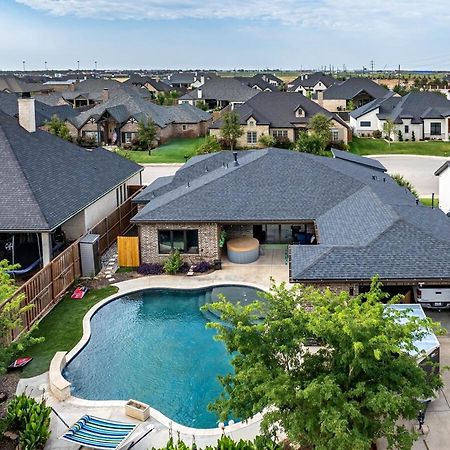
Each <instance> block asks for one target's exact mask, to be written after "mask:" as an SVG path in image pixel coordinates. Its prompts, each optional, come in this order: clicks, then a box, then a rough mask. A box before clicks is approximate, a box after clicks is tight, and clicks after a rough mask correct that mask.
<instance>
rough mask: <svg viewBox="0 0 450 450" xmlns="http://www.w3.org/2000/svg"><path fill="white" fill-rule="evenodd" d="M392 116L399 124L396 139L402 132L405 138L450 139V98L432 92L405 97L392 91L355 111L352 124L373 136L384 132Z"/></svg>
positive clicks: (362, 133)
mask: <svg viewBox="0 0 450 450" xmlns="http://www.w3.org/2000/svg"><path fill="white" fill-rule="evenodd" d="M388 119H390V120H392V121H393V122H394V125H395V131H394V132H393V134H392V136H391V138H392V139H393V140H399V132H400V133H401V136H402V138H403V139H404V140H416V141H418V140H423V139H439V140H444V141H448V140H449V130H450V101H449V100H447V99H446V98H445V97H444V96H442V95H440V94H436V93H432V92H411V93H409V94H407V95H405V96H404V97H396V96H394V95H393V94H392V93H390V94H388V95H386V96H385V97H383V98H379V99H375V100H373V101H372V102H370V103H368V104H366V105H364V106H362V107H361V108H358V109H355V110H354V111H352V112H351V113H350V126H351V127H352V129H353V133H354V134H355V135H357V136H363V137H369V136H372V135H373V132H374V131H380V132H383V127H384V124H385V123H386V120H388Z"/></svg>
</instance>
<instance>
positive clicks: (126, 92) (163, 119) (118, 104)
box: [69, 86, 211, 128]
mask: <svg viewBox="0 0 450 450" xmlns="http://www.w3.org/2000/svg"><path fill="white" fill-rule="evenodd" d="M142 90H143V89H137V88H134V87H130V86H121V87H119V88H117V89H113V90H111V91H110V92H109V100H107V101H106V102H103V103H101V104H100V105H97V106H95V107H94V108H92V109H89V110H88V111H84V112H82V113H80V114H78V115H77V116H75V117H73V118H71V119H69V121H70V122H71V123H72V124H73V125H75V127H77V128H81V127H82V126H83V125H84V124H85V123H86V122H87V121H88V120H89V119H90V118H91V117H94V118H95V119H98V118H99V117H100V116H101V115H103V114H104V113H105V112H106V111H107V112H109V113H110V114H111V115H112V116H113V117H114V118H115V119H116V120H117V121H118V122H120V123H122V122H125V121H127V120H128V119H130V118H131V117H134V118H135V119H137V120H145V119H147V120H148V119H152V120H153V121H154V122H155V123H156V125H158V126H159V127H161V128H164V127H166V126H167V125H168V124H170V123H198V122H202V121H207V120H209V119H210V118H211V115H210V114H209V113H207V112H205V111H202V110H201V109H199V108H196V107H195V106H192V105H186V104H183V105H176V106H160V105H157V104H155V103H152V102H151V101H149V100H146V99H144V98H142V96H141V95H140V91H142Z"/></svg>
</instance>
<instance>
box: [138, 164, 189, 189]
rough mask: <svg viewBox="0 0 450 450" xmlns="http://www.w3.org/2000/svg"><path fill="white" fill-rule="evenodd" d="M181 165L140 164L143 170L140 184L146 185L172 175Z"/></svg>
mask: <svg viewBox="0 0 450 450" xmlns="http://www.w3.org/2000/svg"><path fill="white" fill-rule="evenodd" d="M182 165H183V164H141V166H142V167H143V168H144V170H143V171H142V184H145V185H148V184H151V183H153V182H154V181H155V180H156V179H157V178H159V177H167V176H170V175H173V174H174V173H175V172H176V171H177V170H178V169H179V168H180V167H181V166H182Z"/></svg>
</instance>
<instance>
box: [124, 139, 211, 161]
mask: <svg viewBox="0 0 450 450" xmlns="http://www.w3.org/2000/svg"><path fill="white" fill-rule="evenodd" d="M204 139H205V138H203V137H200V138H191V139H174V140H173V141H171V142H169V143H167V144H164V145H161V146H159V147H158V148H156V149H154V150H152V154H151V155H149V154H148V152H147V151H144V152H141V151H134V150H117V153H118V154H119V155H121V156H125V157H126V158H128V159H131V160H132V161H134V162H136V163H138V164H149V163H155V164H157V163H159V164H160V163H184V162H186V159H185V156H188V157H189V158H190V157H191V156H194V155H195V154H196V151H197V147H198V146H199V145H200V143H201V142H203V140H204Z"/></svg>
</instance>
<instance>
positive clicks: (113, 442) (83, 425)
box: [60, 415, 152, 450]
mask: <svg viewBox="0 0 450 450" xmlns="http://www.w3.org/2000/svg"><path fill="white" fill-rule="evenodd" d="M136 427H137V425H134V424H132V423H124V422H115V421H112V420H107V419H101V418H99V417H94V416H88V415H86V416H83V417H81V419H79V420H78V421H77V422H76V423H75V424H74V425H72V426H71V427H70V428H69V429H68V430H67V431H66V432H65V433H64V434H63V435H62V436H61V437H60V439H64V440H65V441H69V442H72V443H74V444H79V445H80V447H79V448H82V447H87V448H92V449H99V450H102V449H112V450H118V449H121V448H124V447H125V446H126V445H128V444H129V446H128V449H130V448H131V447H134V445H136V444H137V443H138V442H139V441H140V440H141V439H143V438H144V437H145V436H146V435H147V434H148V433H150V431H152V429H149V430H146V433H145V434H144V435H143V436H141V437H140V438H139V440H138V441H132V442H127V441H128V440H129V437H130V436H131V435H132V434H133V433H134V431H135V430H136Z"/></svg>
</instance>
